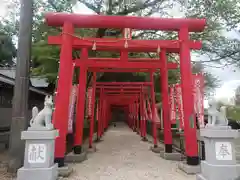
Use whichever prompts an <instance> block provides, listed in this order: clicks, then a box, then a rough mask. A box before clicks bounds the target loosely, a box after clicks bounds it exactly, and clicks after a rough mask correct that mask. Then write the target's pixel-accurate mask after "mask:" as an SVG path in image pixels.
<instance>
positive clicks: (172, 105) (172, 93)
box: [169, 86, 176, 124]
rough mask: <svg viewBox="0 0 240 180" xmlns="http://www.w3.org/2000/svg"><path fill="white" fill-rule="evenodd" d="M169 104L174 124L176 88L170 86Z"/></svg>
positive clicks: (171, 119)
mask: <svg viewBox="0 0 240 180" xmlns="http://www.w3.org/2000/svg"><path fill="white" fill-rule="evenodd" d="M169 100H170V101H169V104H170V121H171V123H172V124H176V103H175V89H174V87H173V86H170V94H169Z"/></svg>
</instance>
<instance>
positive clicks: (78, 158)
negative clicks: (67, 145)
mask: <svg viewBox="0 0 240 180" xmlns="http://www.w3.org/2000/svg"><path fill="white" fill-rule="evenodd" d="M86 159H87V152H86V151H83V152H82V153H81V154H75V153H74V152H70V153H68V154H67V155H66V157H65V162H67V163H79V162H82V161H85V160H86Z"/></svg>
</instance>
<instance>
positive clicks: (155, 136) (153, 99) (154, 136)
mask: <svg viewBox="0 0 240 180" xmlns="http://www.w3.org/2000/svg"><path fill="white" fill-rule="evenodd" d="M150 77H151V82H152V86H151V99H152V132H153V144H154V147H155V148H156V147H158V143H157V126H156V106H155V91H154V76H153V72H151V73H150Z"/></svg>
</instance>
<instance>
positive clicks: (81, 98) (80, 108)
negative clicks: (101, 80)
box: [73, 48, 88, 154]
mask: <svg viewBox="0 0 240 180" xmlns="http://www.w3.org/2000/svg"><path fill="white" fill-rule="evenodd" d="M87 57H88V50H87V49H86V48H83V49H82V52H81V59H85V58H87ZM86 81H87V68H86V67H85V66H81V67H80V73H79V90H78V101H77V112H76V125H75V136H74V148H73V151H74V153H75V154H80V153H81V152H82V142H83V126H84V110H85V97H86Z"/></svg>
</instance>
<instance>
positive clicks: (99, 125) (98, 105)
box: [96, 90, 101, 141]
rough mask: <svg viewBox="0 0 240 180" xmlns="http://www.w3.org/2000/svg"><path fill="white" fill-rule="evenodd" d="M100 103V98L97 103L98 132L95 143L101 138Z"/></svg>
mask: <svg viewBox="0 0 240 180" xmlns="http://www.w3.org/2000/svg"><path fill="white" fill-rule="evenodd" d="M100 91H101V90H100ZM100 104H101V101H100V98H99V100H98V101H97V125H98V130H97V139H96V141H99V140H100V136H101V121H100V119H101V110H100V108H101V105H100Z"/></svg>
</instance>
